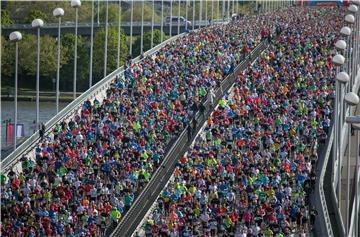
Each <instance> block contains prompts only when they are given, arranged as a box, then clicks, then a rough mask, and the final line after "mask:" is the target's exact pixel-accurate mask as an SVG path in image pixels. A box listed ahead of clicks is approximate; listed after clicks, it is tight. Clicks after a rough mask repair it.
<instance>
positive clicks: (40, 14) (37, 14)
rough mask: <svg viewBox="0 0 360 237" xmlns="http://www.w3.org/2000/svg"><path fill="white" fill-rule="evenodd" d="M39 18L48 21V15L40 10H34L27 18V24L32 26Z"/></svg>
mask: <svg viewBox="0 0 360 237" xmlns="http://www.w3.org/2000/svg"><path fill="white" fill-rule="evenodd" d="M37 18H40V19H42V20H43V21H44V22H46V21H47V15H46V14H45V13H44V12H42V11H39V10H32V11H31V12H30V14H29V16H28V17H27V18H26V23H29V24H31V22H32V21H33V20H35V19H37Z"/></svg>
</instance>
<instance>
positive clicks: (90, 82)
mask: <svg viewBox="0 0 360 237" xmlns="http://www.w3.org/2000/svg"><path fill="white" fill-rule="evenodd" d="M93 48H94V1H91V33H90V62H89V64H90V65H89V88H90V87H91V86H92V66H93Z"/></svg>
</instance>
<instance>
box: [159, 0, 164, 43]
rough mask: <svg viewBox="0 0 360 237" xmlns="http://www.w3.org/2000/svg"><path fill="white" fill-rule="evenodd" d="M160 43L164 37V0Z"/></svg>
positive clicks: (162, 2) (162, 3) (162, 1)
mask: <svg viewBox="0 0 360 237" xmlns="http://www.w3.org/2000/svg"><path fill="white" fill-rule="evenodd" d="M160 31H161V34H160V43H162V42H163V39H164V36H163V35H164V0H161V26H160Z"/></svg>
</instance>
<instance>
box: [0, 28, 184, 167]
mask: <svg viewBox="0 0 360 237" xmlns="http://www.w3.org/2000/svg"><path fill="white" fill-rule="evenodd" d="M183 35H185V33H183V34H180V35H176V36H174V37H172V38H170V39H167V40H166V41H164V42H163V43H161V44H159V45H157V46H155V47H154V48H152V49H150V50H148V51H147V52H146V53H144V56H148V55H151V54H153V53H155V52H156V51H158V50H159V49H160V48H161V47H163V46H164V45H166V44H167V43H169V42H171V41H174V40H176V39H177V38H179V37H181V36H183ZM133 61H134V62H140V61H142V60H140V57H137V58H135V59H134V60H133ZM123 73H124V68H123V67H120V68H118V69H116V70H115V71H113V72H112V73H110V74H109V75H107V76H106V77H105V78H103V79H102V80H100V81H99V82H98V83H96V84H95V85H93V86H92V87H91V88H89V89H88V90H87V91H85V92H84V93H82V94H81V95H80V96H79V97H77V98H76V99H75V100H74V101H72V102H71V103H70V104H69V105H67V106H66V107H65V108H64V109H62V110H61V111H60V112H59V113H58V114H57V115H55V116H54V117H53V118H51V119H50V120H49V121H48V122H47V123H46V126H45V127H46V132H45V133H46V134H48V133H49V132H51V131H52V129H53V128H54V126H55V125H56V124H57V123H59V122H60V121H62V120H65V119H67V118H69V117H71V116H73V115H74V114H76V112H77V110H78V109H80V108H81V106H82V104H83V103H84V101H85V100H87V99H93V98H94V97H95V96H96V95H98V94H99V93H100V92H101V91H104V90H105V89H106V88H108V87H109V85H110V84H111V83H112V82H113V80H114V79H115V78H116V76H119V75H120V76H121V75H123ZM39 139H40V135H39V132H38V131H37V132H35V133H34V134H33V135H32V136H30V137H29V138H28V139H27V140H26V141H25V142H24V143H22V144H21V145H20V146H19V147H18V148H17V149H16V150H15V151H13V152H12V153H10V155H9V156H7V157H6V158H5V159H3V160H2V161H1V166H2V172H3V173H6V172H8V171H9V170H10V169H11V167H13V166H14V165H15V164H16V163H17V161H18V160H19V159H20V158H21V157H20V156H21V155H23V154H24V153H28V152H30V151H31V150H33V149H34V148H35V146H36V144H37V143H38V142H39Z"/></svg>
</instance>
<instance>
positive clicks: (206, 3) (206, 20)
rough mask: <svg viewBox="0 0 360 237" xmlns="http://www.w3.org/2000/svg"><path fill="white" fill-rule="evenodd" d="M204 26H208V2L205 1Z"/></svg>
mask: <svg viewBox="0 0 360 237" xmlns="http://www.w3.org/2000/svg"><path fill="white" fill-rule="evenodd" d="M205 25H206V26H208V2H207V0H205Z"/></svg>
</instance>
